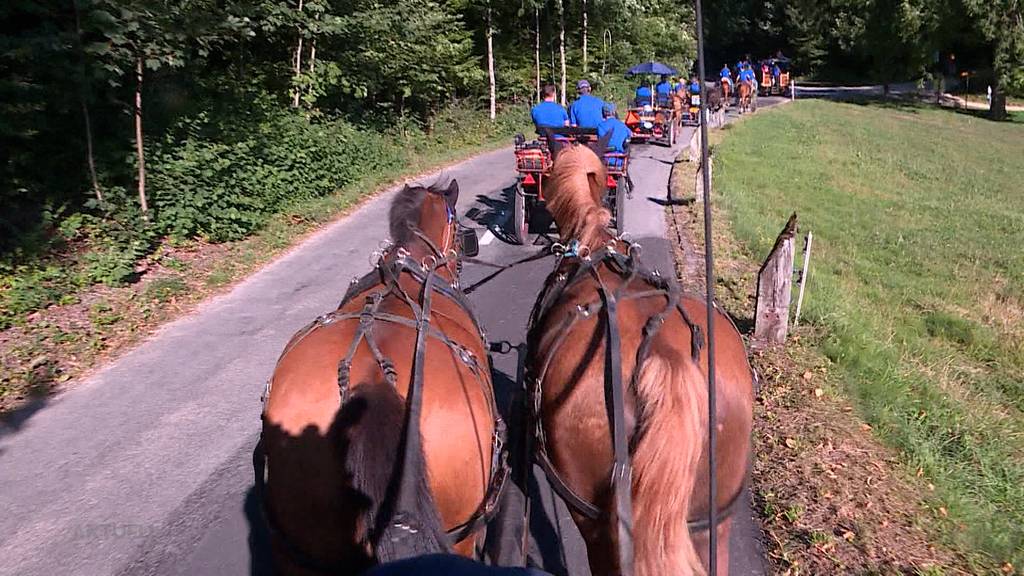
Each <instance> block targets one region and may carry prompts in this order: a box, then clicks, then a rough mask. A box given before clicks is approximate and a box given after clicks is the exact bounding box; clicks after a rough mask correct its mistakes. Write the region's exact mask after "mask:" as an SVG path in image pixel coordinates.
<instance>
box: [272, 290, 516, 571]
mask: <svg viewBox="0 0 1024 576" xmlns="http://www.w3.org/2000/svg"><path fill="white" fill-rule="evenodd" d="M399 283H400V284H401V285H402V287H403V290H404V291H405V292H406V293H407V294H409V295H411V296H412V297H413V298H418V296H419V293H420V291H421V290H422V288H421V287H420V284H419V283H418V282H416V281H415V280H413V279H412V278H404V277H403V278H402V279H401V280H400V281H399ZM380 290H381V287H380V286H377V287H374V288H372V289H370V290H367V291H364V292H362V293H360V294H354V295H352V296H353V297H351V298H350V299H349V300H348V301H347V302H345V303H343V305H342V306H341V307H340V308H339V309H338V310H336V311H335V312H333V313H331V314H328V315H325V316H323V317H321V318H320V319H318V321H317V322H315V323H314V324H313V325H312V326H310V327H307V328H304V329H303V330H301V331H300V332H299V333H298V334H297V335H296V337H295V338H293V340H292V341H291V342H290V343H289V346H288V347H287V348H286V350H285V352H284V354H283V355H282V357H281V359H280V360H279V362H278V366H277V368H276V369H275V373H274V377H273V380H272V387H271V393H270V395H269V398H268V402H267V406H266V411H265V415H264V419H265V426H264V430H265V433H266V432H267V431H268V430H270V431H271V432H270V433H271V435H277V436H281V435H283V436H284V437H285V439H286V441H285V443H283V444H282V443H280V442H279V443H278V444H277V445H276V446H275V444H274V443H273V442H269V443H267V444H266V446H265V450H266V451H267V454H268V465H269V478H270V481H269V486H270V487H271V489H270V490H269V491H268V494H269V495H270V502H269V506H270V507H274V508H277V509H279V510H281V511H282V513H281V514H280V516H281V522H280V523H281V524H282V528H283V529H284V531H287V532H289V535H290V536H292V535H293V534H298V535H297V536H292V537H293V539H296V540H307V541H309V542H311V544H310V546H311V547H313V548H316V549H314V550H310V551H309V554H310V555H313V554H318V555H321V556H325V557H328V558H332V557H338V555H339V552H338V551H339V550H344V547H343V546H342V545H341V544H343V543H344V542H338V536H337V534H328V533H327V532H328V531H329V530H331V531H335V532H341V533H345V532H346V531H347V532H348V533H349V534H356V535H357V538H358V541H359V542H362V544H361V545H356V546H353V545H352V543H351V542H349V543H348V548H349V549H348V551H347V553H345V554H343V556H344V557H352V556H353V555H357V554H358V553H359V551H360V549H361V548H362V547H367V546H370V544H371V543H370V542H368V541H367V537H368V535H369V534H370V532H371V531H372V530H373V529H374V526H375V525H377V524H379V523H380V521H379V517H380V515H379V514H378V509H377V507H378V506H379V505H381V504H382V499H385V496H392V495H393V494H392V492H382V491H381V490H382V487H381V486H382V485H381V477H380V475H381V474H383V475H384V476H385V477H386V479H387V480H388V482H386V483H385V484H384V487H385V488H387V490H389V491H393V490H394V486H393V483H394V477H393V475H394V473H395V470H396V469H397V468H396V466H397V462H398V461H400V460H401V458H400V455H401V449H400V448H398V445H401V444H402V443H403V442H404V434H403V430H404V426H403V425H404V418H405V414H406V398H407V395H408V393H409V388H410V383H411V381H412V372H413V366H414V363H413V356H414V353H415V350H416V334H417V331H416V329H415V326H414V324H415V322H414V320H413V319H412V318H411V317H410V316H411V314H410V308H409V306H408V303H407V302H405V301H404V299H402V298H401V297H399V296H397V295H396V294H393V293H389V294H387V295H384V296H383V297H381V298H379V303H378V304H377V306H376V308H375V314H376V315H377V316H378V317H394V318H406V319H407V321H408V322H410V323H412V324H413V325H412V326H410V325H409V324H406V323H400V322H398V321H387V320H381V319H376V320H371V321H370V323H369V325H364V324H363V323H361V319H360V314H361V313H364V314H363V315H364V316H365V311H366V309H367V306H368V302H370V301H373V300H374V298H375V296H374V293H375V292H378V291H380ZM389 315H390V316H389ZM364 320H365V319H364ZM367 328H369V333H370V334H371V337H370V338H366V337H365V336H364V337H363V338H362V339H361V341H360V342H359V344H358V346H357V347H356V348H355V350H356V352H355V353H354V354H351V358H350V362H349V364H348V366H347V369H346V370H341V369H340V368H339V363H341V362H342V361H343V360H344V359H345V358H346V357H347V356H348V355H349V354H350V351H351V350H352V344H353V342H354V341H356V339H357V335H358V333H359V332H365V331H366V330H367ZM430 328H431V329H432V330H434V331H435V332H436V333H437V334H441V335H443V337H444V338H446V339H448V341H449V342H448V343H446V342H445V341H443V340H442V339H441V338H439V337H437V336H427V337H426V338H425V340H424V344H423V345H424V349H425V353H424V373H425V375H426V376H425V378H424V383H423V385H422V390H423V392H422V395H423V402H422V406H423V408H422V417H421V420H420V427H421V434H420V436H421V438H422V451H423V454H424V460H425V471H426V474H425V478H426V479H427V482H428V484H429V487H430V489H429V490H427V492H426V493H427V495H430V494H432V495H433V499H434V500H433V502H430V501H427V502H426V503H425V504H424V506H421V509H420V510H419V515H420V516H421V517H423V518H426V519H427V521H428V522H429V516H430V515H429V512H430V510H431V509H433V508H434V506H433V504H435V503H436V511H435V512H434V514H435V515H437V514H438V512H439V513H440V517H441V519H442V520H443V527H444V528H446V529H452V528H455V527H458V526H460V525H461V524H463V523H465V522H466V521H468V520H469V519H470V518H471V517H473V516H474V515H475V513H476V512H477V510H478V508H479V507H480V505H481V502H482V501H483V499H484V496H485V493H486V490H487V487H488V482H489V480H490V478H491V475H492V474H493V472H494V471H493V470H492V458H491V457H492V449H493V442H494V433H495V428H496V421H495V417H496V412H494V409H493V392H492V389H491V381H490V369H489V362H488V360H487V353H486V350H485V348H484V344H483V342H482V340H481V338H480V335H479V332H477V330H476V327H475V323H474V321H473V318H472V317H471V315H470V313H469V312H468V311H467V310H465V309H463V308H462V307H461V306H460V305H458V304H456V303H455V302H454V301H452V300H450V299H448V298H446V297H444V296H443V295H440V294H437V293H435V294H434V296H433V303H432V311H431V321H430ZM371 340H372V343H371ZM453 346H454V347H455V348H453ZM378 356H379V357H380V358H383V359H385V360H386V361H387V362H386V364H387V365H384V364H383V363H382V362H380V361H379V359H378ZM342 372H344V374H342ZM389 374H390V376H389ZM389 380H391V382H389ZM386 390H390V391H391V393H392V394H391V395H390V396H389V395H388V394H387V393H385V391H386ZM343 398H344V399H345V402H344V405H342V400H343ZM368 400H372V402H368ZM390 400H394V402H392V401H390ZM360 406H362V408H360ZM396 407H398V408H400V409H401V410H400V411H398V412H397V417H399V420H398V422H397V425H396V424H395V417H396V410H395V409H396ZM371 409H372V410H371ZM358 410H362V411H364V412H365V414H366V415H367V417H369V418H374V419H379V420H381V422H386V423H387V424H386V427H387V430H383V429H381V427H380V425H379V424H380V423H377V424H378V425H370V424H368V423H365V422H361V421H360V420H357V419H353V417H352V415H353V413H354V411H358ZM371 412H372V414H371ZM353 435H355V436H353ZM297 436H302V437H308V438H316V439H318V442H317V444H318V449H316V450H312V451H305V452H304V451H302V450H298V449H297V448H296V443H295V442H294V441H292V442H288V441H287V439H289V438H294V437H297ZM396 438H397V440H396ZM359 439H364V440H366V441H365V442H358V441H356V440H359ZM395 442H397V444H396V443H395ZM331 446H341V448H340V449H335V450H333V451H332V450H331V449H330V448H331ZM396 455H398V459H397V460H396ZM285 462H287V463H288V465H287V466H285V465H284V464H285ZM421 468H422V467H421ZM318 470H319V471H323V472H322V473H317V472H316V471H318ZM311 471H312V472H311ZM417 500H418V502H417V505H420V503H422V502H423V500H424V498H422V497H420V498H418V499H417ZM275 501H276V502H275ZM296 502H302V503H304V504H302V505H301V506H296V505H295V503H296ZM297 508H301V509H302V513H301V514H298V515H296V514H292V513H291V512H290V511H291V510H295V509H297ZM289 516H290V517H289ZM421 521H422V520H421ZM319 526H322V527H323V529H318V528H317V527H319ZM353 527H355V528H356V530H355V532H353ZM289 528H291V529H289ZM302 532H305V534H304V535H303V534H302ZM318 540H323V541H328V542H331V543H332V546H330V547H327V548H326V549H324V548H322V547H318V545H317V544H316V543H315V541H318ZM296 543H297V544H300V542H296ZM444 545H445V546H446V543H444ZM443 549H446V548H436V550H443ZM471 549H472V542H471V541H469V543H468V544H467V543H463V546H461V547H460V548H459V550H460V552H461V553H467V552H469V551H471ZM430 551H431V549H425V550H424V552H430ZM377 553H380V554H382V555H383V556H382V558H384V559H391V558H393V556H389V554H388V551H387V550H384V549H381V548H380V547H378V548H377ZM363 554H365V552H364V553H363Z"/></svg>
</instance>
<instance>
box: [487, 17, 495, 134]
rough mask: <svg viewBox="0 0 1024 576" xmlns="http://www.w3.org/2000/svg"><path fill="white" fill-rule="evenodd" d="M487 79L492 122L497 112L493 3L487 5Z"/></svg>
mask: <svg viewBox="0 0 1024 576" xmlns="http://www.w3.org/2000/svg"><path fill="white" fill-rule="evenodd" d="M487 78H488V81H489V82H490V88H491V120H492V121H493V120H494V118H495V116H496V115H497V114H496V112H497V110H496V103H495V100H496V98H497V86H496V85H495V82H494V27H493V25H492V23H491V3H490V2H488V3H487Z"/></svg>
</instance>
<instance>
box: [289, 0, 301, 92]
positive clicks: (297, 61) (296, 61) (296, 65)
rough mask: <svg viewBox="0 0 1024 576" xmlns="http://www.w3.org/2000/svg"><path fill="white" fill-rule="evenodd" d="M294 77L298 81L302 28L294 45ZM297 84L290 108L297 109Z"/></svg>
mask: <svg viewBox="0 0 1024 576" xmlns="http://www.w3.org/2000/svg"><path fill="white" fill-rule="evenodd" d="M302 1H303V0H299V12H302ZM294 64H295V65H294V69H295V75H294V78H295V79H296V80H298V78H299V74H302V28H299V40H298V42H297V43H296V45H295V63H294ZM297 84H298V83H297V82H296V86H295V87H294V88H293V90H294V91H295V96H294V97H293V98H292V108H298V107H299V88H298V85H297Z"/></svg>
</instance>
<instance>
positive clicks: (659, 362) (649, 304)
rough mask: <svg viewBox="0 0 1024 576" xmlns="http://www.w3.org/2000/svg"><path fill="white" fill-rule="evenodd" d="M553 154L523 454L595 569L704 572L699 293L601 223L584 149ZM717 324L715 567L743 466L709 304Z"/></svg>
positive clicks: (726, 332) (737, 379)
mask: <svg viewBox="0 0 1024 576" xmlns="http://www.w3.org/2000/svg"><path fill="white" fill-rule="evenodd" d="M598 146H600V143H598ZM598 149H599V148H598ZM552 153H553V154H554V164H553V167H552V169H551V174H550V177H549V180H548V187H547V188H545V192H546V196H547V208H548V210H549V211H550V212H551V214H552V216H553V217H554V220H555V222H556V223H557V226H558V230H559V234H560V245H562V246H565V251H564V252H563V254H562V257H561V259H560V260H559V262H558V264H557V265H556V268H555V270H554V271H553V272H552V274H551V275H550V276H549V277H548V279H547V281H546V283H545V287H544V290H543V291H542V292H541V294H540V296H539V298H538V300H537V303H536V304H535V306H534V309H533V314H532V315H531V319H530V328H529V334H528V338H527V342H528V344H529V352H528V357H527V363H528V364H527V366H528V373H527V374H528V378H529V380H528V381H529V383H530V387H531V394H532V398H533V406H534V412H533V417H534V419H535V420H536V421H535V425H534V428H535V430H536V439H535V441H536V446H537V448H536V450H535V457H536V459H537V462H538V464H540V466H541V468H542V469H544V471H545V473H546V474H547V475H548V478H549V480H550V481H551V485H552V486H553V487H554V488H555V490H556V491H557V492H559V494H560V495H561V496H562V497H563V499H565V500H566V502H567V503H568V505H569V507H570V510H571V511H572V514H573V518H574V520H575V521H576V524H577V526H578V527H579V528H580V532H581V534H582V535H583V538H584V540H585V541H586V544H587V551H588V556H589V561H590V567H591V572H592V573H593V574H594V575H595V576H602V575H618V574H625V575H630V574H634V573H635V574H637V575H638V576H663V575H667V574H672V575H680V574H703V573H704V572H705V570H706V568H705V567H706V565H707V562H708V556H707V553H708V550H707V540H708V532H707V524H706V521H704V519H705V518H706V517H707V513H708V510H707V503H708V485H707V481H706V478H707V474H708V466H709V458H708V444H707V426H708V422H707V377H706V374H707V353H706V351H705V350H704V349H703V347H702V344H701V342H702V339H701V336H700V335H701V334H706V328H707V326H706V322H704V321H703V319H704V318H706V314H705V312H704V303H703V301H701V300H699V299H697V298H693V297H686V296H683V295H682V294H681V293H680V292H679V291H678V289H677V288H676V287H675V284H674V283H672V282H669V281H667V280H666V279H664V278H662V277H661V276H659V275H658V274H657V273H648V272H646V271H644V270H643V269H642V268H641V267H640V265H639V262H638V261H637V255H638V253H639V246H638V245H631V244H629V243H627V242H625V241H624V240H622V239H621V238H615V237H613V236H612V235H611V234H610V233H609V232H608V231H607V224H608V221H609V214H608V211H607V210H606V209H605V208H603V207H602V205H601V195H602V193H603V191H604V182H605V168H604V164H603V163H602V162H601V161H600V159H599V157H598V155H597V154H595V153H594V151H593V150H591V149H590V148H588V147H586V146H584V145H582V144H572V145H570V146H567V147H561V146H556V147H554V148H553V150H552ZM715 331H716V364H715V365H716V370H717V377H716V383H715V386H716V394H717V413H716V420H715V424H716V426H717V429H718V445H717V450H716V454H715V460H716V463H717V465H716V470H717V482H716V485H717V489H718V492H717V494H718V500H717V506H716V508H717V512H718V519H719V522H718V526H717V527H716V529H717V530H718V536H719V540H718V542H719V545H718V550H717V556H718V562H719V566H720V567H721V568H720V569H721V570H723V572H722V573H727V571H728V545H729V544H728V543H729V531H730V526H731V521H730V519H729V514H728V512H729V510H731V508H732V504H733V503H734V502H735V501H737V500H738V499H739V497H740V496H741V495H742V492H743V490H744V489H745V480H746V477H747V462H748V456H749V452H750V432H751V420H752V405H753V372H752V370H751V368H750V365H749V364H748V362H747V355H746V350H745V348H744V345H743V341H742V339H741V337H740V334H739V332H738V331H737V330H736V328H735V326H734V325H733V324H732V322H731V321H730V319H729V318H728V316H726V315H725V314H723V313H718V315H717V316H716V319H715ZM630 458H631V460H632V461H631V462H630ZM609 479H611V481H609ZM687 519H688V520H689V524H687V523H686V522H685V521H686V520H687ZM631 520H632V521H633V522H632V525H631ZM630 540H632V542H630Z"/></svg>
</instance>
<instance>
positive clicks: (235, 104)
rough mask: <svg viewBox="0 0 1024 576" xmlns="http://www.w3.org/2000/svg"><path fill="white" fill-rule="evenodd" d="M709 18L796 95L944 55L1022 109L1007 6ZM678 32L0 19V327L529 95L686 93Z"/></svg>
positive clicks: (499, 11) (715, 58)
mask: <svg viewBox="0 0 1024 576" xmlns="http://www.w3.org/2000/svg"><path fill="white" fill-rule="evenodd" d="M707 4H708V5H707V10H708V13H707V24H708V26H707V29H708V50H709V52H708V53H709V57H710V60H711V61H710V62H709V66H711V68H712V70H714V69H717V66H720V65H721V62H722V61H723V60H725V61H730V62H732V61H734V58H736V57H738V56H740V55H742V54H744V53H750V54H752V55H754V56H763V55H767V54H769V53H775V52H776V51H777V50H783V51H784V52H785V53H786V54H788V55H790V56H792V57H793V58H794V63H795V66H796V68H797V70H798V71H799V72H801V73H803V74H806V75H810V76H812V77H819V78H825V79H827V78H841V79H855V80H862V81H879V82H892V81H896V80H904V79H915V78H921V77H923V76H924V75H927V74H933V75H936V76H940V73H941V72H942V71H943V70H942V67H941V66H940V65H937V64H936V62H937V60H938V59H939V57H938V55H940V54H951V53H953V52H954V51H955V52H957V53H959V54H961V55H962V57H961V59H962V60H967V61H968V63H970V64H971V65H974V66H976V67H977V69H979V70H980V71H981V72H980V73H981V74H983V75H985V78H984V81H985V82H987V83H990V84H991V85H992V86H993V87H994V88H995V98H994V102H993V112H994V114H995V115H996V116H997V117H998V116H999V113H1000V112H1001V111H1002V107H1003V104H1004V102H1005V95H1006V93H1008V92H1009V93H1014V91H1017V92H1018V93H1019V92H1020V91H1021V90H1022V88H1024V70H1022V66H1021V62H1022V58H1021V54H1022V51H1024V24H1022V14H1021V13H1022V6H1021V2H1020V1H1019V0H723V1H719V2H709V3H707ZM693 29H694V15H693V9H692V6H691V5H690V3H688V2H677V1H675V0H513V1H512V2H494V1H492V0H390V1H381V0H344V1H342V0H7V1H5V2H3V3H2V5H0V97H2V100H0V207H2V210H0V312H2V313H0V326H2V325H3V324H4V323H5V320H4V318H6V319H7V320H10V319H11V318H12V317H14V316H15V315H16V313H14V312H12V310H14V309H15V308H18V309H19V310H21V311H22V312H24V311H26V310H31V309H33V308H38V307H39V306H42V305H45V304H46V303H47V302H48V301H49V300H51V298H50V297H48V296H45V293H46V292H45V291H42V292H40V293H41V294H44V295H43V296H39V297H33V298H29V299H28V300H27V301H25V302H14V301H13V300H12V299H11V298H8V296H9V295H10V294H13V293H15V292H14V291H11V290H9V288H10V287H11V286H12V285H13V284H14V283H19V282H20V283H22V284H24V285H32V286H36V285H46V284H47V283H48V282H59V283H60V282H62V283H67V282H69V281H71V280H73V281H74V282H75V283H76V284H78V285H85V284H89V283H92V282H105V283H110V284H117V283H121V282H124V281H126V280H128V279H129V278H130V277H131V275H132V269H133V263H134V262H136V261H137V260H138V259H140V258H143V257H145V255H146V254H147V253H149V252H150V251H152V250H153V249H154V246H156V245H158V244H159V243H160V242H162V241H164V240H166V239H168V238H172V239H189V238H202V239H204V240H210V241H224V240H233V239H238V238H242V237H245V236H247V235H249V234H251V233H252V232H254V231H255V230H258V229H259V228H260V227H261V226H263V225H264V223H265V222H266V221H267V219H268V218H269V217H270V216H271V215H273V214H275V213H277V212H280V211H281V210H282V209H283V207H284V206H286V205H288V204H289V203H294V202H301V201H303V199H306V198H313V197H317V196H323V195H327V194H329V193H331V192H332V191H334V190H336V189H338V188H339V187H341V186H344V185H346V184H349V183H351V182H353V181H357V180H358V179H359V178H361V177H363V176H365V175H366V174H368V173H380V172H387V171H389V170H392V171H394V170H396V169H398V168H400V167H402V166H404V165H405V164H404V163H405V162H406V155H407V154H408V151H409V150H415V149H417V148H420V147H424V146H431V145H433V146H446V147H450V146H451V145H452V144H453V142H454V141H455V140H456V139H457V138H458V136H459V135H461V134H465V133H472V132H474V131H481V130H484V129H487V130H491V131H494V130H498V131H499V132H500V131H502V130H504V131H508V132H510V131H511V130H514V129H515V127H517V126H520V125H521V124H522V123H523V122H524V121H525V119H526V110H525V106H526V105H527V104H529V103H530V102H533V101H534V99H535V98H536V94H537V92H538V90H539V87H540V85H541V83H546V82H553V83H555V84H556V85H558V86H559V87H560V88H561V90H560V94H561V97H562V98H565V93H566V88H569V92H572V83H573V82H575V80H577V79H579V78H588V79H590V80H591V82H592V83H595V85H596V86H597V87H598V90H599V91H600V89H601V87H602V84H605V83H607V82H610V81H612V80H615V79H620V78H621V73H622V71H623V70H624V69H625V68H626V67H628V66H630V65H632V64H635V63H637V62H640V61H644V60H649V59H658V60H662V61H665V62H667V63H669V64H672V65H674V66H676V67H678V68H679V69H680V70H681V71H688V70H689V69H690V67H691V65H692V61H693V55H694V54H695V41H694V33H693ZM55 261H59V262H60V264H59V266H56V267H54V266H51V265H50V264H48V263H52V262H55ZM42 270H48V271H49V272H45V273H43V272H39V271H42ZM68 270H73V271H74V273H73V274H69V273H68V272H67V271H68ZM36 272H39V273H38V274H37V273H36Z"/></svg>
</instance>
